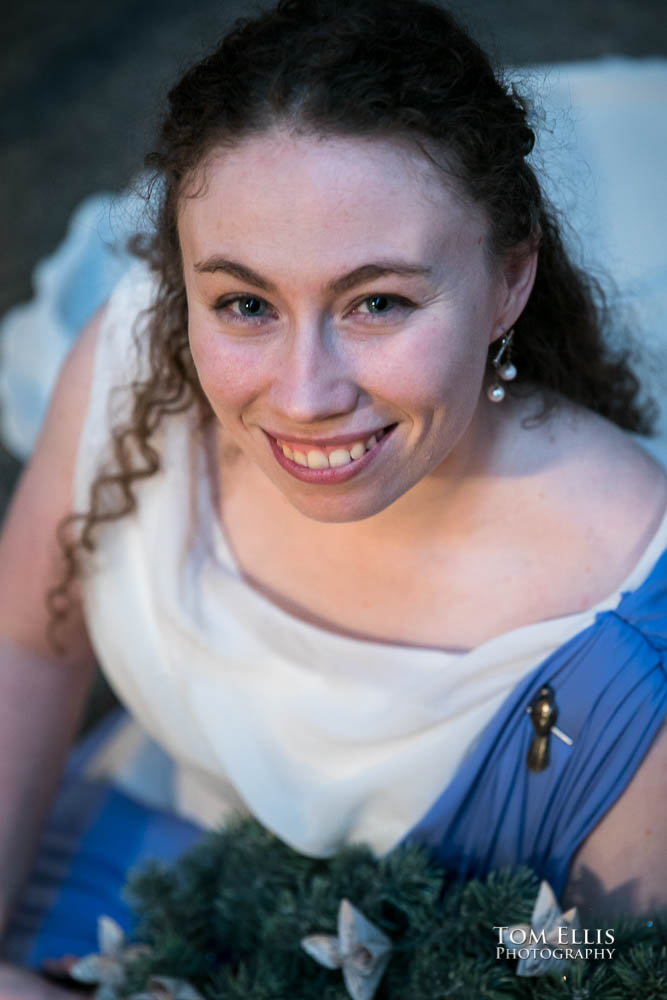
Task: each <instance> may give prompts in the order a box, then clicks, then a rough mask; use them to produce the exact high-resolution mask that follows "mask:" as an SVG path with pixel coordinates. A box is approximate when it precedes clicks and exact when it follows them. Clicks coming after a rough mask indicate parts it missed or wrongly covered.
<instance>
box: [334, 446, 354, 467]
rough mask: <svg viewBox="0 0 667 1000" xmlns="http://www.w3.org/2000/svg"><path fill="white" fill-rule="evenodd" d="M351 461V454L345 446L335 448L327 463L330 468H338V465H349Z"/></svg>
mask: <svg viewBox="0 0 667 1000" xmlns="http://www.w3.org/2000/svg"><path fill="white" fill-rule="evenodd" d="M351 461H352V456H351V454H350V452H349V451H348V450H347V448H337V449H336V451H332V452H331V454H330V455H329V465H330V466H331V468H332V469H336V468H338V466H339V465H349V464H350V462H351Z"/></svg>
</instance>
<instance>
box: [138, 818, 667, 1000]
mask: <svg viewBox="0 0 667 1000" xmlns="http://www.w3.org/2000/svg"><path fill="white" fill-rule="evenodd" d="M537 889H538V880H537V878H536V876H535V874H534V873H533V872H531V871H529V870H528V869H526V868H521V869H517V870H515V871H510V870H509V869H502V870H499V871H496V872H493V873H492V874H491V875H490V876H489V877H488V878H487V879H485V880H476V879H475V880H471V881H469V882H467V883H463V884H462V883H460V882H457V881H454V880H451V879H448V878H447V877H446V874H445V873H444V872H443V871H442V870H441V869H440V868H438V867H437V865H436V864H435V863H434V862H433V860H432V858H431V856H430V854H429V852H428V851H427V849H426V848H423V847H418V846H411V847H405V848H400V849H397V850H395V851H392V852H391V853H390V854H389V855H387V856H385V857H383V858H380V859H376V858H375V857H374V856H373V854H372V852H371V850H370V849H369V848H367V847H366V846H363V845H353V846H350V847H347V848H345V849H343V850H341V851H340V852H339V853H338V854H336V855H335V856H334V857H332V858H328V859H319V858H309V857H306V856H304V855H302V854H298V853H297V852H296V851H293V850H291V848H289V847H287V845H285V844H284V843H282V842H281V841H279V840H278V839H277V838H276V837H274V836H273V835H272V834H271V833H269V832H268V831H267V830H265V829H264V828H263V827H262V826H260V824H259V823H257V822H256V821H255V820H252V819H248V818H245V817H235V818H234V819H233V820H232V821H231V822H230V823H228V824H227V825H226V826H225V827H224V828H222V829H220V830H218V831H214V832H212V833H209V834H207V835H206V836H205V837H203V838H202V841H201V842H200V843H199V844H197V845H196V846H195V847H194V848H192V849H191V850H190V851H189V852H188V853H186V854H185V855H184V856H183V857H182V858H181V859H180V860H179V861H178V862H177V863H176V864H174V865H172V866H166V865H163V864H160V863H156V862H152V863H150V864H149V865H147V866H146V867H145V868H144V869H142V870H141V871H138V872H135V874H134V875H133V876H132V877H131V879H130V881H129V883H128V886H127V887H126V896H127V898H128V900H129V902H130V903H131V905H132V906H133V909H134V912H135V915H136V919H137V923H136V928H135V934H134V938H135V940H137V941H141V942H143V943H145V944H148V945H150V946H151V949H152V950H151V954H150V955H148V956H142V957H141V958H140V959H139V960H138V961H137V962H135V963H134V965H133V966H132V968H131V970H130V975H129V979H128V983H127V986H126V992H127V993H128V994H129V993H130V992H133V991H138V990H140V989H141V988H143V986H144V984H145V982H146V980H147V978H148V976H149V975H151V974H162V975H169V976H174V977H177V978H181V979H186V980H189V981H190V982H191V983H193V985H195V986H196V987H197V988H198V989H199V990H200V992H201V993H202V994H203V996H204V997H205V998H207V1000H249V998H252V1000H346V998H347V996H348V995H347V991H346V989H345V986H344V984H343V979H342V976H341V973H340V972H339V971H337V970H334V971H332V970H328V969H325V968H323V967H322V966H321V965H319V964H318V963H317V962H316V961H315V960H314V959H313V958H311V957H310V956H309V955H307V954H306V952H305V951H304V950H303V949H302V947H301V944H300V942H301V939H302V938H303V937H304V936H305V935H307V934H313V933H324V934H334V935H335V934H336V930H337V917H338V908H339V904H340V901H341V899H343V898H344V897H345V898H347V899H349V900H350V902H352V903H353V904H354V906H356V907H357V908H358V909H359V910H361V911H362V913H364V915H365V916H366V917H367V918H368V919H369V920H371V921H372V922H373V923H374V924H376V926H378V927H380V928H381V929H382V930H383V931H384V933H385V934H387V935H388V936H389V937H390V938H391V940H392V943H393V949H394V950H393V952H392V957H391V960H390V962H389V965H388V967H387V970H386V972H385V974H384V976H383V979H382V981H381V983H380V986H379V988H378V991H377V993H376V998H375V1000H503V998H523V1000H528V998H531V1000H564V998H569V1000H638V998H640V997H641V998H642V1000H667V920H666V919H665V915H664V914H663V915H660V914H656V915H655V918H654V919H653V920H652V921H647V920H646V919H644V920H640V919H636V920H630V919H628V918H622V919H619V918H617V919H616V920H615V921H610V920H602V921H601V922H599V924H598V926H600V927H613V928H614V930H615V935H616V936H615V948H616V951H615V957H614V959H612V960H609V959H606V960H592V959H589V960H588V961H586V962H578V963H575V964H570V965H567V966H563V968H564V969H565V971H564V972H563V973H562V974H557V975H544V976H540V977H539V978H524V977H518V976H517V975H516V965H515V962H513V961H507V960H505V959H498V958H496V945H497V932H495V931H493V927H494V925H499V924H504V925H510V924H514V923H528V922H530V915H531V912H532V908H533V903H534V900H535V896H536V894H537Z"/></svg>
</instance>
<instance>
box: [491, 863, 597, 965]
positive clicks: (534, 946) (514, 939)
mask: <svg viewBox="0 0 667 1000" xmlns="http://www.w3.org/2000/svg"><path fill="white" fill-rule="evenodd" d="M578 929H579V915H578V913H577V908H576V906H573V907H572V908H571V909H570V910H568V911H567V913H562V912H561V910H560V907H559V905H558V900H557V899H556V896H555V894H554V891H553V889H552V888H551V886H550V885H549V883H548V882H544V881H543V882H541V883H540V888H539V891H538V893H537V898H536V900H535V905H534V907H533V913H532V916H531V918H530V924H515V925H514V926H513V927H507V928H505V929H504V930H503V932H502V934H503V942H504V944H505V947H506V948H512V949H519V948H527V949H528V950H529V955H528V958H519V962H518V965H517V970H516V974H517V976H542V975H544V973H545V972H553V971H554V969H556V968H558V969H562V968H563V964H564V962H565V961H566V959H564V958H562V957H559V955H558V954H556V955H553V954H549V956H548V957H547V956H546V955H545V957H542V956H541V954H540V952H541V951H545V952H552V951H553V950H554V949H555V950H556V952H557V953H558V952H562V951H563V949H564V948H567V947H569V946H570V945H571V944H572V942H573V938H574V934H575V932H576V931H577V930H578ZM531 931H532V934H531ZM568 961H569V960H568Z"/></svg>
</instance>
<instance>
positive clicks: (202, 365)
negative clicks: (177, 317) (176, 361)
mask: <svg viewBox="0 0 667 1000" xmlns="http://www.w3.org/2000/svg"><path fill="white" fill-rule="evenodd" d="M188 336H189V340H190V351H191V354H192V360H193V361H194V365H195V368H196V369H197V375H198V376H199V381H200V383H201V387H202V389H203V390H204V393H205V395H206V397H207V398H208V400H209V402H210V404H211V406H212V407H213V410H214V411H215V413H216V414H217V415H218V416H220V415H221V414H222V413H225V412H233V411H238V410H240V409H242V408H243V407H244V406H247V405H248V403H249V402H250V401H251V400H252V399H253V398H254V397H255V396H256V395H257V393H258V392H259V391H260V390H261V386H262V384H263V380H264V374H263V369H262V367H261V366H260V365H258V358H257V352H255V351H252V350H250V349H249V345H247V344H244V343H243V342H242V341H230V340H229V339H228V338H223V337H220V335H219V334H218V333H217V331H211V330H210V329H208V328H206V327H201V326H197V325H194V324H192V325H191V326H190V329H189V331H188Z"/></svg>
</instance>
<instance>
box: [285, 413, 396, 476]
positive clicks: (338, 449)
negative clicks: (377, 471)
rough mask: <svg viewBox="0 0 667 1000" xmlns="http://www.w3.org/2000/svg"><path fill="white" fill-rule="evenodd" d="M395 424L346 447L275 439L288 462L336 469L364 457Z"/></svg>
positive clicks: (306, 466)
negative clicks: (308, 444)
mask: <svg viewBox="0 0 667 1000" xmlns="http://www.w3.org/2000/svg"><path fill="white" fill-rule="evenodd" d="M395 426H396V425H395V424H390V425H388V426H387V427H382V428H380V430H378V431H375V433H374V434H371V435H370V437H368V438H359V440H358V441H354V442H352V443H351V444H350V445H349V446H348V447H343V446H342V445H340V444H336V445H329V446H328V447H323V446H317V447H315V446H313V447H311V448H309V447H307V446H306V445H303V444H295V443H294V442H289V441H283V440H281V439H280V438H276V439H275V441H276V443H277V445H278V447H279V448H281V449H282V453H283V455H284V456H285V458H288V459H289V460H290V462H294V463H295V464H296V465H300V466H302V467H303V468H308V469H338V468H342V467H343V466H344V465H352V464H353V463H354V462H358V461H359V459H361V458H363V457H364V455H365V454H366V452H367V451H370V450H371V448H373V447H374V446H375V445H376V444H377V443H378V441H380V440H381V439H382V438H383V437H384V436H385V434H388V433H389V431H391V430H393V428H394V427H395Z"/></svg>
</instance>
